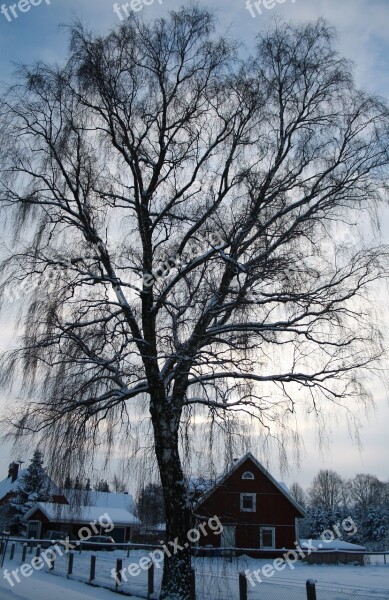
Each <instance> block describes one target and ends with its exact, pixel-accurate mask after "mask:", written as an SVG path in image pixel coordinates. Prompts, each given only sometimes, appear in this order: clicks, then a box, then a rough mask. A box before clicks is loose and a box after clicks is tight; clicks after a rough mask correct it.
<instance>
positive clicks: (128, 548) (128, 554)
mask: <svg viewBox="0 0 389 600" xmlns="http://www.w3.org/2000/svg"><path fill="white" fill-rule="evenodd" d="M129 557H130V542H128V546H127V558H129Z"/></svg>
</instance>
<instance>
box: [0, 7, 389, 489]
mask: <svg viewBox="0 0 389 600" xmlns="http://www.w3.org/2000/svg"><path fill="white" fill-rule="evenodd" d="M147 1H148V3H149V5H145V4H141V0H133V2H134V3H135V2H138V4H136V3H135V4H132V6H133V7H135V8H136V7H139V6H141V7H142V8H141V12H142V13H143V14H144V16H145V18H147V19H149V18H151V19H152V18H154V17H157V16H161V15H163V14H166V13H167V12H168V11H169V10H171V9H173V8H176V7H178V6H180V5H181V4H182V2H181V1H176V0H163V2H162V0H154V1H153V0H147ZM32 2H33V3H34V4H36V5H37V6H33V5H32V3H31V4H30V3H29V0H21V2H19V4H18V3H16V4H15V3H12V2H11V0H6V1H5V2H1V0H0V7H3V8H1V10H2V12H0V80H1V81H2V86H3V85H5V84H6V83H7V82H10V81H12V73H13V72H14V70H15V68H16V66H17V64H20V63H26V62H27V63H30V62H32V61H35V60H44V61H54V62H59V61H61V60H62V59H63V56H64V55H65V53H66V49H67V37H68V33H67V30H66V27H60V25H66V24H70V23H71V22H72V21H73V20H74V19H76V18H79V19H81V20H82V21H83V22H84V23H86V24H87V25H88V26H90V27H91V28H92V29H95V30H99V31H101V32H102V31H106V30H108V29H111V28H113V27H115V25H117V24H118V23H119V16H118V15H117V14H115V12H114V10H113V4H114V3H113V2H112V1H111V0H42V1H41V3H40V4H39V5H38V3H39V0H32ZM122 4H125V3H124V2H123V1H120V2H118V3H117V5H118V6H119V7H120V6H121V5H122ZM199 4H200V5H202V4H204V5H206V6H208V7H210V8H211V9H214V10H215V11H216V14H217V16H218V19H219V23H220V27H221V28H224V29H225V28H228V30H229V33H230V35H231V36H233V37H235V38H238V39H239V40H241V41H242V42H243V43H244V44H245V45H246V46H247V47H248V49H250V46H252V45H253V43H254V41H255V35H256V34H257V33H258V32H259V31H260V30H261V29H262V28H264V27H267V26H268V25H269V24H270V22H271V20H272V19H274V17H275V16H277V15H278V16H280V17H282V18H284V19H286V20H291V21H293V22H295V21H297V22H298V21H308V20H312V19H316V18H318V17H319V16H322V17H324V18H326V19H327V20H328V21H329V22H330V23H331V24H332V25H334V26H335V27H336V29H337V31H338V47H339V50H340V52H341V53H342V54H343V55H345V56H346V57H347V58H350V59H352V60H353V61H354V63H355V77H356V81H357V83H358V85H359V86H361V87H363V88H365V89H367V90H369V91H370V92H373V93H375V94H378V95H381V96H385V97H388V96H389V69H388V57H389V0H284V1H283V2H282V3H281V2H280V1H279V2H276V0H262V2H260V3H259V4H258V7H259V8H258V9H256V8H255V6H254V0H253V1H252V8H251V11H250V10H248V8H247V7H246V0H213V1H211V2H203V1H200V2H199ZM264 4H265V6H269V7H272V6H273V5H274V6H273V7H272V8H265V6H264ZM20 5H21V6H22V8H24V9H25V12H23V11H21V10H20ZM12 6H13V9H12V8H11V7H12ZM130 10H131V2H130ZM117 12H118V13H119V14H121V15H122V16H123V15H124V11H123V10H122V9H120V10H117ZM260 13H261V14H260ZM252 14H253V15H254V16H252ZM382 235H383V238H384V239H385V241H388V242H389V219H388V215H387V213H386V214H385V213H384V214H383V215H382ZM383 303H384V305H385V306H386V305H387V300H386V297H385V298H383ZM384 318H385V320H386V315H385V317H384ZM12 340H13V337H12V327H11V324H10V319H9V318H7V317H6V316H4V315H3V316H2V320H1V321H0V348H4V347H7V346H8V345H9V344H10V343H11V342H12ZM374 396H375V401H376V411H375V413H371V414H370V417H369V418H368V419H367V418H366V417H365V416H364V415H363V414H360V415H359V417H360V421H361V423H362V425H363V429H362V431H361V441H362V449H361V450H358V448H357V447H356V445H355V444H353V442H352V440H351V439H350V435H349V428H348V425H347V423H346V421H345V419H342V418H340V416H339V415H337V417H338V418H337V419H335V418H334V416H331V417H330V418H331V423H333V427H332V429H333V436H332V444H331V445H330V446H329V447H328V446H327V447H325V448H324V449H323V451H322V452H320V450H319V449H318V443H317V433H316V432H315V431H314V429H313V427H312V424H307V423H302V431H303V433H304V436H303V437H304V441H305V453H304V454H303V455H302V460H301V467H300V469H298V468H297V467H296V466H293V465H291V469H290V472H289V473H288V474H286V475H285V474H283V475H282V478H283V479H284V480H285V481H287V482H288V483H291V481H293V480H294V479H295V480H299V481H300V482H301V483H302V484H303V485H308V484H309V482H310V481H311V479H312V477H313V475H314V474H315V473H316V472H317V471H318V470H319V469H320V468H323V467H329V468H332V469H335V470H337V471H338V472H339V473H340V474H341V475H343V476H345V477H349V476H352V475H354V474H355V473H356V472H371V473H374V474H376V475H377V476H378V477H380V478H382V479H384V480H388V479H389V468H388V460H387V459H388V455H389V435H388V424H389V406H388V398H387V394H386V393H385V390H384V389H383V387H382V386H379V385H375V386H374ZM0 401H2V402H3V404H5V403H7V404H8V403H10V402H12V401H13V398H12V397H7V398H5V397H4V394H2V393H1V390H0ZM12 458H13V457H12V455H11V452H10V448H9V447H8V446H3V447H2V448H0V480H1V479H2V478H3V477H4V476H6V470H7V466H8V463H9V462H10V460H11V459H12ZM20 458H23V459H24V460H25V461H28V459H29V457H28V456H25V457H20ZM259 458H261V457H259ZM269 466H270V468H271V470H272V472H273V473H274V475H275V476H276V477H279V476H280V474H279V467H278V461H277V457H273V459H272V460H271V462H270V465H269Z"/></svg>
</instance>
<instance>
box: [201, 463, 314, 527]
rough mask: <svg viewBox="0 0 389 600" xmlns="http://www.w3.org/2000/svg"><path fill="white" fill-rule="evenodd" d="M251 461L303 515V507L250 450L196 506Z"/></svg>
mask: <svg viewBox="0 0 389 600" xmlns="http://www.w3.org/2000/svg"><path fill="white" fill-rule="evenodd" d="M246 461H249V462H251V463H252V464H253V465H254V467H255V468H257V469H258V470H259V471H260V472H261V473H262V474H263V475H264V476H265V477H266V478H267V479H268V480H269V481H270V482H271V483H272V484H273V485H274V487H275V488H276V489H277V490H278V491H279V492H280V493H281V494H282V495H283V496H284V497H285V498H286V499H287V500H288V502H290V504H292V506H293V507H294V508H295V509H296V510H297V511H298V512H299V513H300V514H301V516H302V517H304V516H305V511H304V509H303V508H302V507H301V506H300V505H299V504H298V503H297V502H296V501H295V500H294V498H292V496H291V495H290V494H289V492H288V491H287V489H286V486H285V484H281V483H279V482H278V481H277V480H276V479H274V477H273V476H272V475H271V474H270V473H269V471H268V470H267V469H265V467H264V466H263V465H261V463H260V462H259V461H258V460H257V459H256V458H255V457H254V456H253V455H252V454H251V452H247V453H246V454H245V455H244V456H242V458H240V459H239V460H237V461H236V462H235V463H234V464H233V465H232V466H231V468H230V469H229V470H228V471H227V473H225V474H224V475H223V476H222V477H221V478H220V479H219V480H218V481H217V482H216V484H215V485H214V486H213V487H212V488H211V489H210V490H209V491H208V492H207V493H206V494H204V496H202V497H201V498H200V500H199V502H198V505H197V507H200V506H201V505H202V504H203V503H204V502H205V501H206V500H208V499H209V498H210V497H211V496H212V495H213V494H214V493H215V492H216V491H217V490H218V489H219V488H220V487H221V486H223V485H225V483H226V482H227V480H228V479H230V477H231V476H232V475H233V474H234V473H235V472H236V471H237V470H238V469H240V467H241V466H242V465H243V464H244V463H245V462H246Z"/></svg>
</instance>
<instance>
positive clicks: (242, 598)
mask: <svg viewBox="0 0 389 600" xmlns="http://www.w3.org/2000/svg"><path fill="white" fill-rule="evenodd" d="M239 600H247V579H246V575H245V574H244V573H239Z"/></svg>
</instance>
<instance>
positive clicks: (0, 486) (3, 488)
mask: <svg viewBox="0 0 389 600" xmlns="http://www.w3.org/2000/svg"><path fill="white" fill-rule="evenodd" d="M26 472H27V469H22V470H21V471H19V473H18V477H17V479H15V481H12V477H6V478H5V479H3V480H2V481H0V500H2V498H4V497H5V496H6V495H7V494H9V493H10V492H16V490H17V489H18V485H19V482H20V478H21V477H23V475H24V474H25V473H26Z"/></svg>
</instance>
